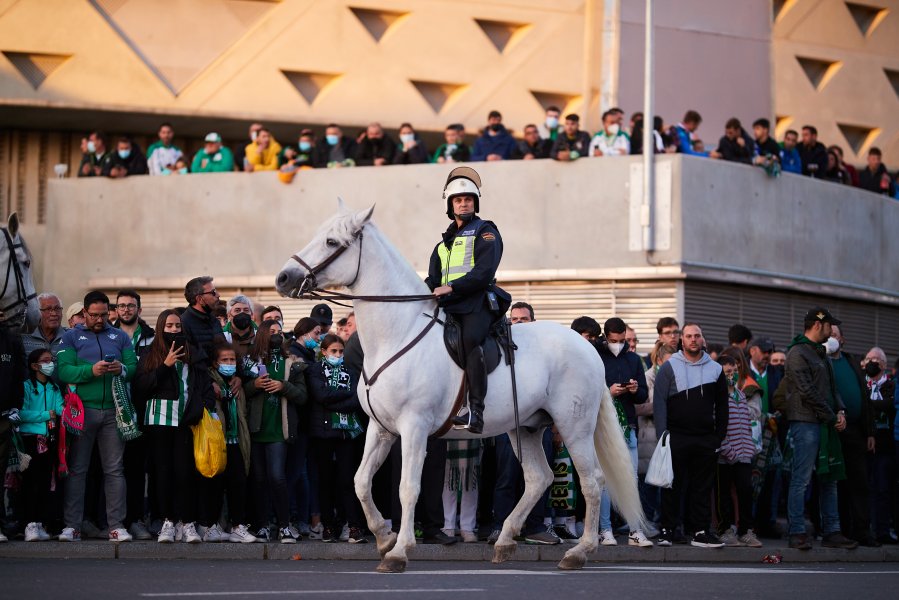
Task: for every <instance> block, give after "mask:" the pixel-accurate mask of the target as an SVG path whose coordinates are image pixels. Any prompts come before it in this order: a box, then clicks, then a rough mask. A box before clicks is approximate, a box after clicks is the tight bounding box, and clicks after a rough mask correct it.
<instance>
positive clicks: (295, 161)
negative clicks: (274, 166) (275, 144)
mask: <svg viewBox="0 0 899 600" xmlns="http://www.w3.org/2000/svg"><path fill="white" fill-rule="evenodd" d="M314 149H315V134H314V133H313V132H312V130H311V129H304V130H303V131H301V132H300V139H299V141H298V142H297V145H296V146H285V147H284V150H282V151H281V154H279V155H278V167H279V168H281V169H282V170H283V169H284V168H294V169H302V168H312V167H313V166H314V160H313V156H312V154H313V151H314Z"/></svg>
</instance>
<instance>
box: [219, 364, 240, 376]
mask: <svg viewBox="0 0 899 600" xmlns="http://www.w3.org/2000/svg"><path fill="white" fill-rule="evenodd" d="M219 373H221V374H222V375H223V376H225V377H233V376H234V374H235V373H237V365H219Z"/></svg>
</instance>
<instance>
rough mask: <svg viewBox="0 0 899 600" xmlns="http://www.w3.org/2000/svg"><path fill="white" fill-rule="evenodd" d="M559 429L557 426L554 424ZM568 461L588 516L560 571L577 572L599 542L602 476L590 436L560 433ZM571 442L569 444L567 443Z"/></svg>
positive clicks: (563, 560)
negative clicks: (575, 570)
mask: <svg viewBox="0 0 899 600" xmlns="http://www.w3.org/2000/svg"><path fill="white" fill-rule="evenodd" d="M557 427H558V425H557ZM560 433H561V434H562V439H564V440H565V446H566V448H568V454H569V455H571V462H572V463H574V468H575V469H577V472H578V473H579V474H580V478H581V493H582V494H583V496H584V504H585V506H586V508H587V513H586V515H585V517H584V534H583V535H582V536H581V539H580V540H579V541H578V543H577V545H576V546H574V547H572V548H571V549H570V550H569V551H568V552H566V553H565V556H564V557H563V558H562V561H561V562H560V563H559V568H560V569H580V568H582V567H583V566H584V564H585V563H586V562H587V553H588V552H593V551H594V550H596V547H597V544H598V542H599V535H598V533H597V530H598V529H599V500H600V494H601V493H602V486H603V474H602V469H601V468H600V466H599V459H598V458H597V457H596V448H595V446H594V445H593V436H583V435H582V436H572V435H567V436H566V432H565V431H560ZM569 439H570V440H571V441H570V442H569V441H568V440H569Z"/></svg>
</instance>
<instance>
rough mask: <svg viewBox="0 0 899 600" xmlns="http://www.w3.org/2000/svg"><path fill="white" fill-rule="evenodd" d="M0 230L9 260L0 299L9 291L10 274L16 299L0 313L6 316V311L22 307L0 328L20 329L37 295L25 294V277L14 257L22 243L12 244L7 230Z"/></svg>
mask: <svg viewBox="0 0 899 600" xmlns="http://www.w3.org/2000/svg"><path fill="white" fill-rule="evenodd" d="M0 229H2V230H3V236H4V237H5V238H6V247H7V248H8V249H9V258H8V259H7V261H6V277H5V278H4V282H5V283H4V284H3V291H2V292H0V298H3V297H4V296H6V291H7V290H8V289H9V276H10V274H12V275H13V276H14V278H15V282H16V299H15V300H14V301H13V302H12V303H10V304H7V305H6V306H2V307H0V312H3V314H6V312H7V311H8V310H10V309H12V308H15V307H17V306H19V305H20V304H21V305H23V308H22V310H21V311H20V312H18V313H17V314H16V315H14V316H12V317H7V318H5V319H3V321H0V326H3V327H21V326H22V325H23V324H24V322H25V314H26V312H27V311H28V302H30V301H31V300H33V299H35V298H37V293H32V294H28V293H27V290H26V289H25V276H24V275H23V274H22V265H20V264H19V257H18V256H17V255H16V250H17V249H18V248H24V247H25V245H24V243H22V242H19V243H13V239H12V236H11V235H9V230H8V229H7V228H6V227H2V228H0Z"/></svg>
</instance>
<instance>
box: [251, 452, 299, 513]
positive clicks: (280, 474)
mask: <svg viewBox="0 0 899 600" xmlns="http://www.w3.org/2000/svg"><path fill="white" fill-rule="evenodd" d="M250 462H251V463H252V468H251V469H250V472H251V475H252V477H253V494H254V509H255V511H256V515H255V520H256V523H254V525H255V526H256V527H257V528H258V527H267V526H268V522H269V514H270V513H269V501H271V505H272V506H273V507H274V509H275V518H276V519H277V521H278V528H279V529H280V528H283V527H287V525H288V524H289V523H290V510H289V505H288V500H287V443H286V442H252V444H251V446H250Z"/></svg>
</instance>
